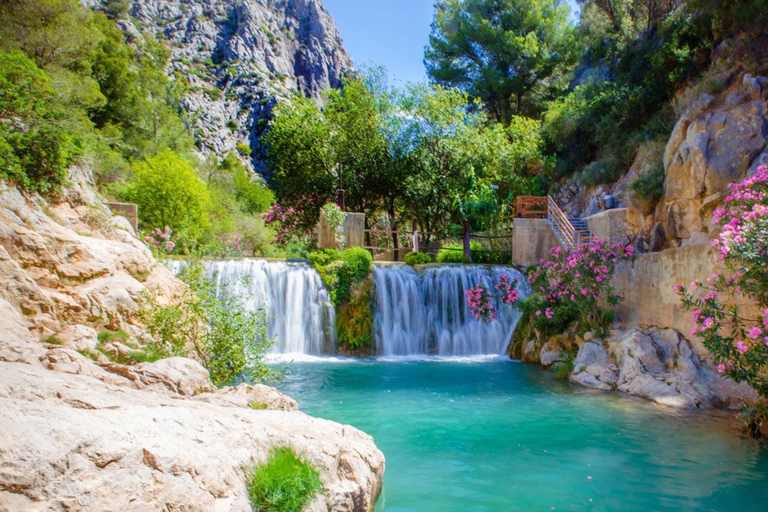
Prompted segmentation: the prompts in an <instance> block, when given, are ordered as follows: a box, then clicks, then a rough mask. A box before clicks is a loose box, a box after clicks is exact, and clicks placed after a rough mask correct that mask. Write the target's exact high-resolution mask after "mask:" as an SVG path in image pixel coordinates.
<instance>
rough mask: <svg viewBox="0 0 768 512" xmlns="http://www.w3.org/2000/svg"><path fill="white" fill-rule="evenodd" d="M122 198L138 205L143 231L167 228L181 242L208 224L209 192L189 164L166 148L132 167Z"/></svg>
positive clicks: (191, 238)
mask: <svg viewBox="0 0 768 512" xmlns="http://www.w3.org/2000/svg"><path fill="white" fill-rule="evenodd" d="M134 173H135V178H134V180H133V181H132V182H131V183H130V184H129V186H128V189H127V190H126V192H125V195H126V199H128V200H129V201H131V202H134V203H136V204H137V205H138V206H139V220H140V221H141V224H142V227H143V229H145V230H151V229H154V228H164V227H165V226H168V227H170V228H171V229H172V230H173V232H174V233H175V234H176V235H177V236H178V237H179V238H180V240H182V241H190V242H194V241H197V240H198V239H199V238H200V236H201V235H202V233H203V231H205V229H206V228H207V227H208V211H209V207H210V205H211V199H210V194H209V192H208V188H207V187H206V186H205V184H204V183H203V182H202V181H200V180H199V179H198V177H197V175H196V174H195V170H194V169H193V168H192V166H191V165H190V164H189V163H188V162H187V161H186V160H184V159H183V158H181V157H180V156H179V155H177V154H176V153H174V152H173V151H170V150H166V151H164V152H162V153H160V154H159V155H157V156H154V157H152V158H148V159H147V160H145V161H144V162H140V163H138V164H136V165H135V166H134Z"/></svg>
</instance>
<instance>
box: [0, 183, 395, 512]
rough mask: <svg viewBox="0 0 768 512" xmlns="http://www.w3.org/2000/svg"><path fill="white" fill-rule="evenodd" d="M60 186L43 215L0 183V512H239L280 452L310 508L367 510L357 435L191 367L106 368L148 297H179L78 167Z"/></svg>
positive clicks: (137, 331)
mask: <svg viewBox="0 0 768 512" xmlns="http://www.w3.org/2000/svg"><path fill="white" fill-rule="evenodd" d="M70 181H71V185H70V186H68V187H67V188H65V190H63V191H62V194H61V197H60V199H59V200H57V201H50V202H48V201H45V200H43V199H42V198H40V197H38V196H34V195H24V194H22V193H20V192H19V191H18V190H16V189H14V188H11V187H7V186H5V185H4V184H2V183H0V276H1V277H0V316H1V317H2V321H0V411H2V414H0V432H2V435H0V511H6V510H7V511H14V512H15V511H33V510H34V511H40V510H104V511H111V510H114V511H118V510H119V511H125V510H136V511H140V510H141V511H143V510H190V511H192V510H200V511H211V510H227V511H230V510H242V511H249V510H251V506H250V503H249V501H248V496H247V492H246V487H245V482H246V480H247V471H248V468H250V467H252V466H253V465H254V464H255V463H258V462H260V461H263V460H264V459H265V458H266V457H267V455H268V453H269V452H270V450H271V449H272V448H275V447H280V446H290V447H291V448H293V449H294V451H296V452H297V453H299V454H301V455H302V456H303V457H304V458H306V459H307V460H308V461H309V462H311V463H312V464H314V465H315V466H316V467H317V468H318V470H319V471H320V476H321V481H322V483H323V488H324V493H323V494H321V495H319V496H318V497H317V499H316V500H315V501H314V502H313V503H312V506H311V510H314V511H320V510H323V511H325V510H334V511H360V512H369V511H372V510H373V504H374V502H375V501H376V498H377V496H378V494H379V491H380V489H381V483H382V476H383V472H384V457H383V455H382V454H381V452H380V451H379V450H378V449H377V448H376V445H375V444H374V442H373V440H372V439H371V438H370V436H367V435H366V434H364V433H362V432H360V431H358V430H356V429H354V428H352V427H348V426H343V425H339V424H337V423H333V422H330V421H324V420H319V419H314V418H311V417H309V416H307V415H305V414H303V413H301V412H298V410H297V404H296V402H295V401H294V400H292V399H291V398H289V397H286V396H285V395H283V394H282V393H280V392H278V391H276V390H274V389H272V388H269V387H267V386H263V385H255V386H250V385H246V384H243V385H240V386H238V387H237V388H224V389H223V390H217V389H216V388H215V387H214V386H213V385H212V384H211V382H210V379H209V375H208V372H207V370H205V368H203V367H202V366H201V365H200V364H199V363H197V362H196V361H193V360H191V359H186V358H180V357H175V358H170V359H164V360H160V361H157V362H153V363H141V364H133V365H131V366H128V365H123V364H117V363H115V362H112V361H110V359H109V358H108V357H107V356H106V354H111V355H112V359H114V360H122V358H124V357H126V356H127V355H130V353H131V351H133V350H135V349H133V348H132V346H139V345H141V343H142V341H143V340H144V339H145V337H146V333H144V331H143V330H142V326H141V322H140V315H138V313H139V311H140V310H141V308H142V301H143V297H144V296H145V294H147V293H151V294H153V295H155V296H156V297H157V299H158V300H160V301H168V300H173V297H174V296H175V295H176V294H178V293H179V292H181V291H182V289H183V284H182V283H181V282H180V281H178V280H177V279H176V278H174V277H173V276H172V274H171V273H170V272H169V271H168V270H167V269H166V268H165V267H164V266H163V265H161V264H160V263H158V262H157V261H156V260H155V259H154V258H153V257H152V254H151V252H150V251H149V250H148V249H147V248H146V247H145V246H144V245H143V244H142V243H141V242H139V241H138V240H137V239H136V237H135V236H134V234H133V232H132V228H131V227H130V224H128V223H126V222H124V219H121V218H120V217H114V216H112V214H111V213H110V211H109V209H107V208H106V206H105V205H104V203H103V201H102V199H101V198H100V197H99V196H98V195H97V194H96V193H95V192H93V188H92V183H91V182H90V181H91V178H90V174H89V173H88V171H87V169H75V170H73V173H72V174H71V176H70ZM118 328H119V329H122V330H123V331H124V332H122V333H119V336H118V338H119V339H117V340H116V339H112V340H111V341H107V338H108V337H104V338H103V339H102V340H100V339H99V333H100V332H103V331H105V330H111V331H115V330H116V329H118ZM97 348H98V351H97V350H96V349H97ZM94 359H95V360H94Z"/></svg>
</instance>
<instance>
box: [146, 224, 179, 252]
mask: <svg viewBox="0 0 768 512" xmlns="http://www.w3.org/2000/svg"><path fill="white" fill-rule="evenodd" d="M172 236H173V231H172V230H171V228H169V227H168V226H165V229H160V228H155V229H153V230H152V231H151V232H150V234H149V235H145V236H144V241H145V242H146V243H147V244H149V245H151V246H152V247H153V248H154V249H155V250H158V251H162V252H171V251H172V250H174V249H175V248H176V242H174V241H173V240H172V239H171V237H172Z"/></svg>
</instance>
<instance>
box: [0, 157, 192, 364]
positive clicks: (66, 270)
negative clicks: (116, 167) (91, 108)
mask: <svg viewBox="0 0 768 512" xmlns="http://www.w3.org/2000/svg"><path fill="white" fill-rule="evenodd" d="M91 180H92V178H91V176H90V174H89V173H88V171H87V170H83V169H76V170H75V172H73V173H71V174H70V181H71V182H72V184H71V185H70V186H68V187H67V188H66V189H65V190H64V191H63V193H62V195H61V197H62V198H63V199H62V201H61V202H59V203H55V202H47V201H45V200H43V199H42V198H40V197H37V196H31V195H25V194H22V193H21V192H20V191H19V190H17V189H16V188H12V187H8V186H5V185H2V184H0V274H2V276H3V281H2V286H0V299H2V300H3V301H5V302H6V303H8V304H10V305H12V306H14V307H15V309H16V314H18V315H23V316H24V319H23V320H19V321H16V322H14V323H15V325H17V326H19V325H24V326H25V327H27V328H28V329H29V332H28V333H27V335H26V336H24V337H31V338H33V339H35V340H41V339H51V340H56V341H57V342H61V343H66V344H67V345H69V346H72V347H74V348H79V349H83V348H88V347H89V346H92V345H93V344H94V343H95V339H94V338H95V331H94V330H93V326H96V325H98V326H100V327H101V328H109V329H113V330H116V329H124V330H126V331H131V332H134V333H136V334H138V333H140V328H139V327H138V326H137V325H136V324H135V321H134V320H135V318H134V317H135V315H136V313H137V312H138V311H139V308H140V303H141V301H142V299H143V294H144V293H145V292H146V291H147V290H152V291H153V292H154V293H156V294H157V295H158V297H160V298H161V299H162V298H163V297H165V298H170V297H172V296H173V295H174V294H176V293H179V292H180V291H181V287H182V283H181V282H180V281H178V280H177V279H176V278H174V277H173V276H172V274H171V273H170V272H169V271H168V270H167V269H166V268H165V267H164V266H163V265H161V264H160V263H158V262H157V261H156V260H155V259H154V258H153V257H152V253H151V252H150V251H149V249H148V248H147V247H146V246H145V245H144V244H142V243H141V242H140V241H139V240H138V239H137V238H136V237H135V235H134V234H133V232H132V231H130V229H131V228H130V227H125V225H124V224H122V223H121V222H119V220H118V219H120V218H118V217H113V216H112V214H111V212H110V211H109V209H108V208H107V207H106V205H105V204H104V203H103V202H102V200H101V199H100V198H98V197H97V196H96V195H95V194H94V193H93V188H92V187H93V183H92V182H91ZM123 220H124V219H123ZM86 325H88V326H90V327H78V326H86ZM2 341H4V340H0V345H1V344H3V343H2Z"/></svg>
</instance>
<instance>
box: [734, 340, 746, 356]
mask: <svg viewBox="0 0 768 512" xmlns="http://www.w3.org/2000/svg"><path fill="white" fill-rule="evenodd" d="M736 350H738V351H739V354H744V353H746V352H747V351H748V350H749V347H748V346H747V344H746V343H744V342H743V341H741V340H739V341H737V342H736Z"/></svg>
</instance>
